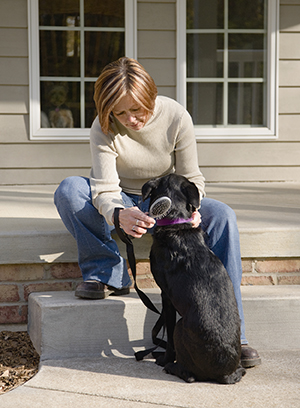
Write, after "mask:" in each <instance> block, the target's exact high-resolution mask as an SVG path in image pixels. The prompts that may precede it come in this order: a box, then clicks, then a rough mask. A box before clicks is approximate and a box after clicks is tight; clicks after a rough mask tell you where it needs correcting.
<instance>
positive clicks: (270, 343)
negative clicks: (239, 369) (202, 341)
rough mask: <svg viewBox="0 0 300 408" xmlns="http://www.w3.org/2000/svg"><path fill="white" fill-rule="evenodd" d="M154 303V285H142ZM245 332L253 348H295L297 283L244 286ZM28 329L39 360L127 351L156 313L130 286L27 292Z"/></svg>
mask: <svg viewBox="0 0 300 408" xmlns="http://www.w3.org/2000/svg"><path fill="white" fill-rule="evenodd" d="M145 292H146V293H147V294H148V295H149V297H150V298H151V300H152V301H153V303H154V304H155V305H156V306H157V307H158V308H159V307H160V291H159V290H157V289H145ZM242 297H243V304H244V313H245V321H246V330H247V338H248V341H249V343H250V344H251V345H253V346H254V347H256V348H257V349H259V350H295V349H300V314H299V308H300V286H298V285H292V286H244V287H242ZM28 313H29V321H28V332H29V335H30V338H31V340H32V342H33V344H34V346H35V348H36V349H37V351H38V352H39V354H40V355H41V360H55V359H66V358H79V357H100V356H111V355H115V356H130V357H131V356H132V355H133V353H134V352H135V351H137V350H140V349H142V348H144V347H150V346H151V345H152V343H151V329H152V327H153V325H154V323H155V322H156V320H157V315H156V314H155V313H153V312H151V311H149V310H148V309H147V308H146V307H145V306H144V305H143V304H142V302H141V301H140V299H139V298H138V296H137V294H136V293H135V291H132V293H130V295H128V296H124V297H110V298H108V299H105V300H93V301H90V300H81V299H77V298H75V296H74V292H44V293H32V294H31V295H30V297H29V311H28Z"/></svg>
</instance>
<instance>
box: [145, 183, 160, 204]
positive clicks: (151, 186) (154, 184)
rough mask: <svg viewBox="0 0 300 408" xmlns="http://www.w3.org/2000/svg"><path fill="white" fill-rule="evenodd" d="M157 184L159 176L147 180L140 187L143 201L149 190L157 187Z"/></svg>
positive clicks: (148, 194)
mask: <svg viewBox="0 0 300 408" xmlns="http://www.w3.org/2000/svg"><path fill="white" fill-rule="evenodd" d="M158 184H159V178H154V179H151V180H149V181H147V183H145V184H144V185H143V187H142V197H143V201H145V200H146V199H147V198H148V197H149V196H150V194H151V191H152V190H153V189H154V188H155V187H157V186H158Z"/></svg>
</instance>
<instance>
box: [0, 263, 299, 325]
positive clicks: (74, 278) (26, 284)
mask: <svg viewBox="0 0 300 408" xmlns="http://www.w3.org/2000/svg"><path fill="white" fill-rule="evenodd" d="M242 265H243V278H242V285H300V259H299V258H297V259H291V258H289V259H278V258H276V259H275V258H274V259H243V261H242ZM81 280H82V278H81V273H80V269H79V267H78V264H77V263H57V264H48V263H47V264H46V263H45V264H32V265H0V325H1V324H12V323H14V324H19V323H26V322H27V304H28V296H29V295H30V293H32V292H48V291H72V290H73V291H74V290H75V288H76V286H77V284H78V283H79V282H80V281H81ZM137 283H138V286H139V287H140V288H141V289H143V288H144V289H145V288H153V287H156V284H155V282H154V279H153V277H152V274H151V272H150V265H149V261H138V262H137ZM0 331H1V326H0Z"/></svg>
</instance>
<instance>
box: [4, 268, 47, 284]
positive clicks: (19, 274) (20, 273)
mask: <svg viewBox="0 0 300 408" xmlns="http://www.w3.org/2000/svg"><path fill="white" fill-rule="evenodd" d="M43 276H44V270H43V265H42V264H30V265H0V280H1V281H2V282H4V281H10V282H20V281H30V280H40V279H43Z"/></svg>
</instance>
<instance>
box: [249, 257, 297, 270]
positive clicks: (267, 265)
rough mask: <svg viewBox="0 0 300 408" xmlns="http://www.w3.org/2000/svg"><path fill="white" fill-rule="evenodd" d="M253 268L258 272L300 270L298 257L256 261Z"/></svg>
mask: <svg viewBox="0 0 300 408" xmlns="http://www.w3.org/2000/svg"><path fill="white" fill-rule="evenodd" d="M255 269H256V271H257V272H258V273H276V272H279V273H285V272H300V259H276V260H265V261H257V262H256V265H255Z"/></svg>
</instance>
